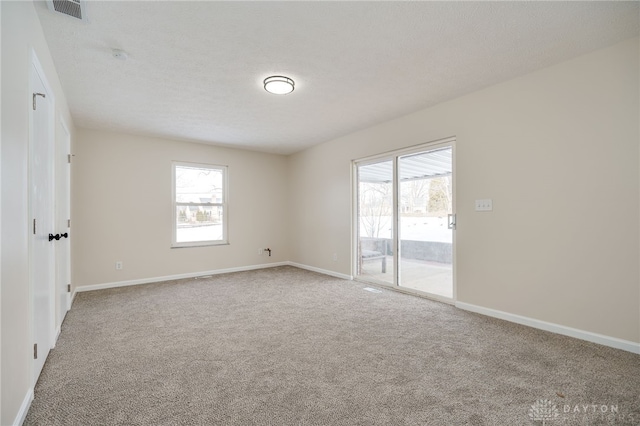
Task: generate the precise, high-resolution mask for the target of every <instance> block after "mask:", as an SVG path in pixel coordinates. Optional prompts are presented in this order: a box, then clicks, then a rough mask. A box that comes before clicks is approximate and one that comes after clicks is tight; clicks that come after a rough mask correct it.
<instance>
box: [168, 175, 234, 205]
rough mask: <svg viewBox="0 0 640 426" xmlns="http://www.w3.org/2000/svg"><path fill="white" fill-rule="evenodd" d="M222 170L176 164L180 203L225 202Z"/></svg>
mask: <svg viewBox="0 0 640 426" xmlns="http://www.w3.org/2000/svg"><path fill="white" fill-rule="evenodd" d="M222 173H223V172H222V170H221V169H207V168H201V167H186V166H176V199H175V201H176V202H178V203H224V200H223V194H224V191H223V189H222V182H223V179H222V177H223V176H222Z"/></svg>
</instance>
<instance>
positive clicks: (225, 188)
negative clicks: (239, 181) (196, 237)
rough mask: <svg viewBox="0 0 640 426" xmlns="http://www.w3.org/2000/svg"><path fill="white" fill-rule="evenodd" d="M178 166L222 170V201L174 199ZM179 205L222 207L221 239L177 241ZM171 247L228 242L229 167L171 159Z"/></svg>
mask: <svg viewBox="0 0 640 426" xmlns="http://www.w3.org/2000/svg"><path fill="white" fill-rule="evenodd" d="M178 167H192V168H204V169H211V170H220V171H222V202H221V203H178V202H177V201H176V169H177V168H178ZM179 205H196V206H211V207H218V206H219V207H221V208H222V214H223V216H222V217H223V219H222V239H221V240H208V241H185V242H177V241H176V240H177V231H178V226H177V225H178V218H177V211H178V208H177V207H178V206H179ZM171 209H172V213H171V220H172V222H171V223H172V224H171V248H186V247H206V246H220V245H228V244H229V236H228V229H229V167H228V166H223V165H220V164H207V163H192V162H186V161H172V162H171Z"/></svg>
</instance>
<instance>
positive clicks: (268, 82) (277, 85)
mask: <svg viewBox="0 0 640 426" xmlns="http://www.w3.org/2000/svg"><path fill="white" fill-rule="evenodd" d="M294 86H295V83H294V82H293V80H291V79H290V78H289V77H284V76H281V75H273V76H271V77H267V78H265V79H264V90H266V91H267V92H269V93H273V94H274V95H286V94H287V93H291V92H293V88H294Z"/></svg>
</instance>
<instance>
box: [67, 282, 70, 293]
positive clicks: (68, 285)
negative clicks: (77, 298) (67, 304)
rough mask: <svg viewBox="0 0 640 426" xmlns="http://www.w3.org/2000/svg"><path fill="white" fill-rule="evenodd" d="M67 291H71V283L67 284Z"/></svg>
mask: <svg viewBox="0 0 640 426" xmlns="http://www.w3.org/2000/svg"><path fill="white" fill-rule="evenodd" d="M67 293H71V284H67Z"/></svg>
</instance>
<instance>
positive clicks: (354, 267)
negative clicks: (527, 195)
mask: <svg viewBox="0 0 640 426" xmlns="http://www.w3.org/2000/svg"><path fill="white" fill-rule="evenodd" d="M447 147H451V168H452V170H451V176H452V188H451V192H452V209H453V214H454V216H455V215H456V198H457V197H456V185H457V179H456V169H457V168H456V138H455V137H449V138H444V139H439V140H435V141H432V142H427V143H423V144H419V145H413V146H410V147H406V148H402V149H398V150H392V151H387V152H384V153H381V154H376V155H372V156H368V157H364V158H359V159H354V160H352V161H351V174H352V177H351V181H352V183H353V184H352V186H351V188H352V189H351V192H352V194H351V195H352V212H351V216H352V230H353V232H352V237H351V241H352V244H351V246H352V253H351V276H353V277H354V280H356V281H360V282H365V283H367V284H373V285H379V286H382V287H386V288H390V289H393V290H396V291H400V292H403V293H410V294H416V295H419V296H421V297H426V298H429V299H434V300H438V301H441V302H444V303H449V304H454V303H455V301H456V300H457V298H458V296H457V285H456V275H457V274H456V265H457V259H456V246H457V244H456V232H455V228H454V230H453V234H452V244H453V247H452V261H453V266H452V274H453V276H452V281H453V282H452V285H453V298H452V299H449V298H446V297H441V296H438V295H435V294H431V293H425V292H422V291H420V290H414V289H410V288H407V287H403V286H401V285H400V283H401V274H402V268H400V267H399V266H400V238H399V233H398V232H399V226H400V214H399V213H400V212H399V208H400V207H399V202H398V201H399V190H400V185H399V182H398V178H399V175H398V162H399V159H400V157H404V156H407V155H412V154H418V153H421V152H425V151H434V150H437V149H441V148H447ZM382 161H391V162H392V164H393V188H392V189H393V208H392V213H393V216H392V224H393V225H392V233H393V238H392V241H393V258H394V262H393V274H394V276H393V284H387V283H384V282H381V281H377V280H376V281H374V282H372V281H369V280H364V279H362V278H360V276H359V275H358V268H359V259H358V257H359V252H358V247H359V244H360V243H359V238H360V214H359V213H360V212H359V205H360V201H359V189H358V186H359V177H358V167H359V166H365V165H368V164H374V163H378V162H382Z"/></svg>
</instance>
